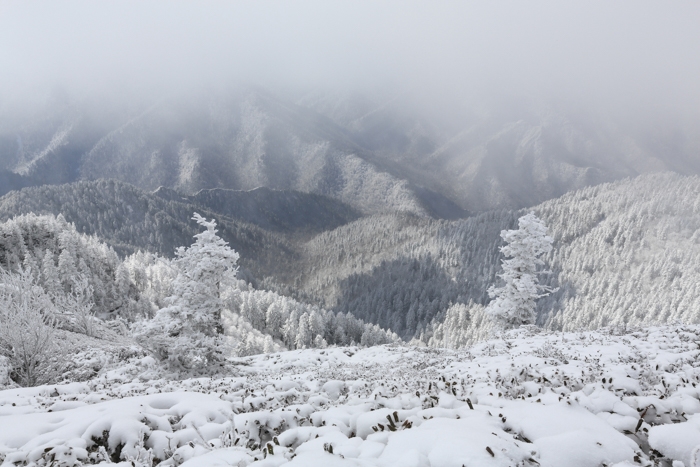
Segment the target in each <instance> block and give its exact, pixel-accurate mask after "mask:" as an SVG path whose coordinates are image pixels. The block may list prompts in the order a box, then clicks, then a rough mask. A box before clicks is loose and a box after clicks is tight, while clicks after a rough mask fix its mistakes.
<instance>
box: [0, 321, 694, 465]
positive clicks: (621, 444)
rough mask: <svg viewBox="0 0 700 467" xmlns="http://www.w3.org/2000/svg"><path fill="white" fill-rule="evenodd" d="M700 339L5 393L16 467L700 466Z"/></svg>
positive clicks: (683, 329)
mask: <svg viewBox="0 0 700 467" xmlns="http://www.w3.org/2000/svg"><path fill="white" fill-rule="evenodd" d="M698 342H700V326H666V327H659V328H650V329H645V330H637V331H615V330H603V331H598V332H579V333H545V332H538V331H537V330H536V329H535V328H526V329H520V330H517V331H511V332H509V333H507V334H505V335H504V336H502V338H499V339H493V340H490V341H487V342H484V343H481V344H479V345H476V346H474V347H472V348H470V349H468V350H459V351H454V350H439V349H430V348H421V347H410V346H405V347H404V346H391V345H387V346H381V347H370V348H364V349H359V348H355V347H343V348H340V347H333V348H328V349H315V350H295V351H290V352H282V353H276V354H267V355H256V356H251V357H245V358H238V359H234V360H232V367H231V368H232V370H231V372H230V374H229V376H226V377H217V378H197V379H188V380H182V381H172V380H167V379H149V378H150V377H151V376H153V375H157V374H158V372H157V371H155V370H154V368H153V367H154V365H155V362H154V361H152V359H150V358H149V357H147V358H143V357H133V358H132V361H130V362H129V363H128V364H122V366H120V367H112V368H109V369H106V370H102V371H101V372H100V374H98V375H97V376H96V377H94V378H93V379H90V380H88V381H85V382H82V383H70V384H64V385H50V386H40V387H35V388H13V387H8V388H7V389H5V390H2V391H0V464H2V465H15V463H26V465H30V466H45V465H51V463H52V462H53V463H54V465H65V466H70V465H83V464H100V463H105V464H106V463H114V465H120V464H121V465H124V466H126V465H134V466H152V465H162V466H175V465H185V466H204V467H206V466H249V465H250V466H256V467H259V466H285V467H288V466H378V467H384V466H387V467H388V466H395V465H403V466H417V467H433V466H441V467H443V466H444V467H449V466H455V467H460V466H462V465H464V466H513V465H519V466H536V465H541V466H544V467H547V466H552V467H553V466H561V465H566V466H572V467H576V466H580V467H586V466H591V467H592V466H600V465H607V466H612V465H616V466H618V467H623V466H632V465H636V466H639V465H644V466H646V465H654V463H655V462H657V463H658V462H661V460H663V461H664V462H665V464H663V465H673V466H680V465H681V462H682V463H683V464H682V465H684V466H686V467H688V466H695V465H700V464H698V458H699V457H700V456H699V453H700V415H696V414H700V393H699V391H698V388H697V384H698V382H700V368H699V363H698V362H699V360H698V356H699V355H700V348H699V347H700V346H699V345H698Z"/></svg>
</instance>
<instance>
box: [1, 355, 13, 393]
mask: <svg viewBox="0 0 700 467" xmlns="http://www.w3.org/2000/svg"><path fill="white" fill-rule="evenodd" d="M11 372H12V367H11V366H10V359H9V358H7V357H5V356H4V355H0V388H1V387H3V386H9V385H10V384H12V378H10V373H11Z"/></svg>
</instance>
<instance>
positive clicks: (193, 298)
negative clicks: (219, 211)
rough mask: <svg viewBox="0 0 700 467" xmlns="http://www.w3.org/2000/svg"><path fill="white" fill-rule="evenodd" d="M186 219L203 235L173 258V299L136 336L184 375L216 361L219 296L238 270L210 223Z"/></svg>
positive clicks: (218, 355) (196, 216)
mask: <svg viewBox="0 0 700 467" xmlns="http://www.w3.org/2000/svg"><path fill="white" fill-rule="evenodd" d="M192 219H194V220H195V221H197V223H198V224H199V225H201V226H203V227H205V228H206V230H205V231H204V232H201V233H199V234H197V235H195V236H194V237H195V239H196V240H195V242H194V243H193V244H192V245H191V246H190V247H188V248H184V247H180V248H178V249H177V251H176V252H175V254H176V255H177V258H176V259H175V261H174V264H175V266H176V268H177V277H176V278H175V280H174V281H173V284H172V290H173V295H172V296H170V297H169V298H168V299H167V305H168V306H166V307H165V308H163V309H161V310H159V311H158V312H157V314H156V316H155V318H154V319H153V321H152V322H150V323H149V325H148V326H147V329H145V330H144V331H145V332H144V333H143V335H142V337H143V339H142V340H143V341H144V342H146V345H147V346H148V347H151V348H152V350H154V351H155V353H156V354H157V355H158V356H160V357H161V358H163V359H167V360H168V361H169V362H170V364H171V366H173V367H180V368H186V369H193V368H203V367H206V366H208V365H210V364H212V363H214V362H216V361H219V360H221V358H222V349H221V334H222V333H223V326H222V321H221V312H222V311H223V309H224V307H225V304H224V300H223V298H222V291H223V290H224V288H225V286H226V285H227V283H228V282H229V281H231V282H232V280H233V279H234V278H235V276H236V272H237V270H238V268H237V266H236V263H237V261H238V253H236V252H235V251H234V250H232V249H231V248H230V247H229V246H228V243H227V242H225V241H224V240H223V239H222V238H220V237H219V236H218V235H216V232H217V231H216V222H215V221H214V220H211V221H207V220H206V219H205V218H203V217H202V216H200V215H199V214H197V213H194V217H193V218H192Z"/></svg>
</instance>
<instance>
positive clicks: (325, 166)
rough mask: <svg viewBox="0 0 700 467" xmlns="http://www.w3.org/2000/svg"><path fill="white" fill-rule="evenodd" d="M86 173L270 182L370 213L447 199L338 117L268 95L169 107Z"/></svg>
mask: <svg viewBox="0 0 700 467" xmlns="http://www.w3.org/2000/svg"><path fill="white" fill-rule="evenodd" d="M80 177H81V178H83V179H97V178H114V179H119V180H122V181H125V182H128V183H131V184H133V185H135V186H138V187H140V188H143V189H146V190H155V189H156V188H158V187H159V186H165V187H168V188H172V189H175V190H177V191H180V192H183V193H187V194H194V193H196V192H198V191H200V190H202V189H213V188H225V189H236V190H251V189H253V188H257V187H260V186H264V187H268V188H271V189H275V190H296V191H301V192H305V193H315V194H320V195H324V196H328V197H331V198H335V199H337V200H340V201H342V202H344V203H347V204H349V205H350V206H352V207H353V208H355V209H357V210H359V211H361V212H363V213H365V214H374V213H386V212H396V211H408V212H414V213H416V214H419V215H431V214H434V212H432V210H431V206H432V205H433V204H435V200H434V199H433V198H435V197H440V196H441V195H439V194H438V193H431V196H430V197H429V198H428V199H426V200H425V201H424V200H423V196H422V192H417V191H416V190H414V189H413V188H412V184H411V183H409V182H408V181H406V180H403V179H401V178H400V177H398V176H397V175H395V174H394V173H393V171H392V168H391V167H388V166H385V165H380V164H379V163H378V161H376V160H374V159H373V157H372V154H371V153H369V152H368V151H366V150H365V149H364V148H362V147H361V146H358V145H357V144H355V143H354V142H353V140H352V139H350V138H349V137H348V135H347V134H346V132H345V131H344V130H343V129H342V128H341V127H339V126H337V125H335V124H334V123H333V122H332V121H331V120H329V119H327V118H325V117H323V116H321V115H319V114H317V113H315V112H312V111H309V110H307V109H304V108H302V107H299V106H296V105H294V104H292V103H289V102H286V101H283V100H281V99H278V98H276V97H274V96H272V95H271V94H268V93H265V92H262V91H258V90H245V91H242V92H241V93H239V94H235V93H234V94H233V95H231V96H229V97H227V98H225V99H221V98H220V96H199V97H198V98H197V99H189V100H186V99H183V100H168V101H163V102H160V103H158V104H156V105H154V106H152V107H151V108H149V109H147V110H146V111H145V112H143V113H142V114H140V115H137V116H135V117H133V118H131V119H130V120H129V121H127V122H125V123H124V124H123V125H121V126H120V127H119V128H116V129H114V130H113V131H111V132H110V133H109V134H107V135H105V136H104V137H103V138H102V139H101V140H100V141H99V142H98V143H97V144H95V145H94V147H92V149H90V150H89V151H88V152H87V153H86V154H85V155H84V157H83V159H82V162H81V167H80ZM445 203H447V204H449V201H448V200H445V201H444V203H443V204H445ZM455 208H456V209H457V210H459V208H458V207H456V206H455Z"/></svg>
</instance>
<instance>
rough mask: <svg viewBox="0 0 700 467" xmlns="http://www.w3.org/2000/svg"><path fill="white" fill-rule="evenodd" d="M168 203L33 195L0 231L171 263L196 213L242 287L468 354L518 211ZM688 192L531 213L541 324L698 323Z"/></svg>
mask: <svg viewBox="0 0 700 467" xmlns="http://www.w3.org/2000/svg"><path fill="white" fill-rule="evenodd" d="M165 193H166V192H165V191H161V192H160V195H153V194H150V193H146V192H143V191H141V190H139V189H137V188H135V187H132V186H130V185H126V184H123V183H119V182H114V181H97V182H79V183H77V184H73V185H66V186H62V187H39V188H30V189H25V190H22V191H19V192H13V193H11V194H8V195H6V196H5V197H3V198H0V219H7V218H10V217H12V216H14V215H16V214H19V213H24V212H31V211H36V212H40V213H52V214H58V213H62V214H63V215H64V217H65V218H66V220H68V221H69V222H74V223H75V225H76V227H77V228H78V231H80V232H84V233H90V234H96V235H98V236H99V237H101V238H103V239H104V240H105V241H107V242H108V243H109V244H110V245H112V246H113V247H115V248H117V250H118V251H122V252H132V251H134V250H135V249H136V248H143V249H146V250H148V251H153V252H158V253H160V254H163V255H166V256H172V254H173V252H174V250H175V248H176V247H178V246H182V245H188V244H189V243H191V238H192V236H193V235H194V234H195V233H196V229H195V226H194V225H192V223H191V222H190V217H191V213H192V212H194V211H201V213H202V214H203V215H205V216H207V217H216V218H217V220H219V222H220V224H219V225H220V230H221V234H222V236H223V238H225V239H226V240H227V241H229V243H230V244H231V246H232V247H233V248H234V249H236V250H237V251H239V253H241V264H242V265H243V266H244V268H245V269H246V270H248V271H249V272H250V274H251V275H246V274H245V273H244V274H243V276H242V277H245V278H247V280H249V281H253V280H254V279H257V283H258V284H259V286H261V287H263V288H266V289H272V290H276V291H278V292H281V293H284V294H286V295H291V296H293V297H294V298H296V299H297V300H300V301H302V302H306V303H310V304H314V305H316V306H319V307H322V308H326V309H330V310H334V311H336V312H343V313H351V314H353V315H355V316H356V317H358V318H360V319H362V320H363V321H366V322H370V323H375V324H379V325H380V326H382V327H383V328H385V329H391V330H392V331H394V332H397V333H399V334H400V335H402V336H403V337H405V338H411V337H413V336H415V337H420V336H421V335H422V336H423V337H422V339H423V340H424V341H426V342H428V341H429V340H430V338H431V336H432V334H433V332H434V329H435V326H437V325H439V323H441V322H442V321H444V320H446V319H448V320H449V321H450V322H453V323H456V322H459V323H461V324H460V325H459V327H461V328H465V329H464V338H463V339H462V340H460V342H469V341H471V340H472V339H474V338H477V337H480V338H481V337H483V336H484V335H487V334H488V333H487V330H486V329H481V328H482V326H483V324H482V323H485V322H483V309H482V308H481V306H482V305H485V304H486V303H488V301H489V298H488V295H487V293H486V290H487V289H488V287H489V286H490V285H492V284H494V283H496V274H497V273H498V272H499V269H500V260H501V255H500V252H499V251H498V247H499V246H500V245H501V239H500V237H499V233H500V231H501V230H503V229H511V228H514V226H515V225H516V221H517V218H518V217H519V216H520V215H522V214H523V212H524V211H493V212H489V213H484V214H480V215H477V216H474V217H470V218H468V219H463V220H459V221H439V220H433V219H429V218H426V217H423V216H415V215H411V214H408V213H405V214H393V215H382V216H369V217H363V218H360V219H357V220H354V221H352V222H349V223H346V224H344V225H340V226H339V227H335V224H336V223H337V222H341V221H342V222H345V221H347V220H349V217H348V216H349V214H348V213H351V212H352V211H348V210H346V211H343V210H342V209H341V210H340V211H337V210H335V206H337V204H336V202H334V201H329V200H325V199H322V198H317V197H313V196H310V197H309V196H308V195H295V196H296V197H286V196H285V197H284V198H283V200H284V202H281V204H279V205H277V206H280V210H279V211H267V212H265V213H263V214H262V215H261V216H262V217H260V216H258V217H254V216H250V214H251V213H252V211H248V210H247V209H248V207H249V205H246V204H245V203H244V202H238V203H233V202H229V201H231V199H232V198H229V197H238V200H237V201H241V199H242V198H241V197H242V196H248V195H252V196H251V198H250V199H252V201H250V202H251V203H253V204H252V205H255V202H258V201H259V200H260V198H259V197H260V196H262V197H263V198H264V199H268V198H266V196H269V195H274V196H278V195H280V193H277V192H270V191H267V190H254V191H253V192H247V193H248V195H246V194H245V193H246V192H228V191H224V190H221V191H219V190H215V191H212V192H201V193H199V194H198V195H193V196H191V197H186V198H181V200H182V202H180V201H172V200H170V199H173V198H168V199H164V198H163V196H165ZM697 193H700V181H699V180H698V178H697V177H682V176H679V175H674V174H658V175H657V174H651V175H644V176H641V177H638V178H635V179H629V180H623V181H620V182H614V183H611V184H603V185H599V186H596V187H592V188H587V189H584V190H580V191H577V192H574V193H570V194H568V195H565V196H563V197H561V198H558V199H555V200H551V201H548V202H546V203H543V204H541V205H538V206H536V207H535V208H533V210H534V211H535V213H536V214H537V215H538V216H540V217H541V218H542V219H543V220H544V222H545V223H546V224H547V225H548V226H549V228H550V233H551V234H552V236H553V237H554V239H555V243H554V248H555V250H554V252H553V253H552V255H551V256H550V257H549V258H548V259H547V262H548V264H549V267H550V268H551V270H552V271H553V273H552V274H550V275H546V276H543V277H542V280H543V281H544V282H546V283H547V284H549V285H551V286H553V287H557V288H558V291H557V292H556V293H555V294H553V295H552V296H550V297H547V298H544V299H541V300H540V301H539V302H538V316H539V318H538V323H539V324H541V325H543V326H545V327H547V328H550V329H563V330H573V329H580V328H584V329H594V328H597V327H601V326H606V325H615V326H619V325H631V326H638V325H650V324H659V323H667V322H675V321H676V320H680V321H682V322H688V323H696V322H700V309H698V307H697V304H696V303H695V301H694V300H693V297H695V296H696V295H695V294H696V292H697V290H696V288H697V284H698V283H699V282H700V271H698V269H697V268H696V266H695V264H698V263H699V262H700V258H699V255H700V246H699V244H698V238H697V237H698V233H697V232H698V228H700V211H699V207H698V202H697V199H698V195H697ZM171 195H172V196H179V195H175V194H173V193H171ZM215 195H216V196H223V197H224V198H223V199H222V198H216V197H215ZM300 197H301V198H300ZM88 199H89V200H90V202H89V203H88V202H87V200H88ZM300 199H303V200H305V201H303V202H301V203H300V204H299V205H296V206H299V209H306V208H308V207H309V206H313V210H312V211H306V212H308V215H309V216H311V217H313V214H314V213H325V214H319V215H318V216H317V218H316V219H315V222H317V224H315V225H316V227H314V228H315V229H317V231H319V230H322V229H326V228H328V229H332V230H326V231H323V232H321V233H318V234H316V235H315V236H313V238H311V239H310V240H303V239H302V237H299V236H298V235H297V234H298V231H297V233H294V230H293V229H296V228H297V227H296V226H294V224H290V223H289V222H293V221H294V220H295V219H296V218H297V216H295V215H293V216H291V217H290V216H288V214H289V212H288V208H289V206H291V204H288V203H293V202H295V201H298V200H300ZM309 199H310V200H311V202H309ZM319 200H322V201H323V202H321V201H319ZM190 201H192V204H191V203H190ZM317 201H318V203H320V204H318V203H317V204H314V203H315V202H317ZM203 203H207V205H206V206H202V204H203ZM269 206H270V208H272V206H275V205H274V203H273V204H270V205H269ZM203 207H204V209H203ZM210 209H211V210H210ZM324 209H326V210H324ZM218 210H223V211H224V213H223V214H222V213H221V212H220V211H218ZM276 212H278V213H279V214H276ZM227 214H228V215H227ZM229 215H236V216H241V217H243V218H244V219H245V220H239V219H237V218H233V217H229ZM303 215H304V214H300V215H299V216H301V217H303ZM335 215H338V217H334V216H335ZM246 216H248V217H247V218H246ZM249 222H256V223H257V224H258V225H257V226H256V225H253V224H252V223H249ZM333 227H335V228H333ZM265 228H268V229H270V230H265ZM290 232H292V233H291V234H290ZM308 234H309V232H308V231H307V232H306V233H305V235H308ZM458 305H459V306H458ZM460 314H461V315H460ZM458 316H462V318H458ZM470 316H471V318H469V317H470ZM460 320H461V321H460ZM477 328H478V329H477ZM485 333H486V334H485ZM469 336H471V337H469ZM460 339H461V338H460ZM464 339H466V340H464ZM458 340H459V339H458Z"/></svg>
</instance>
